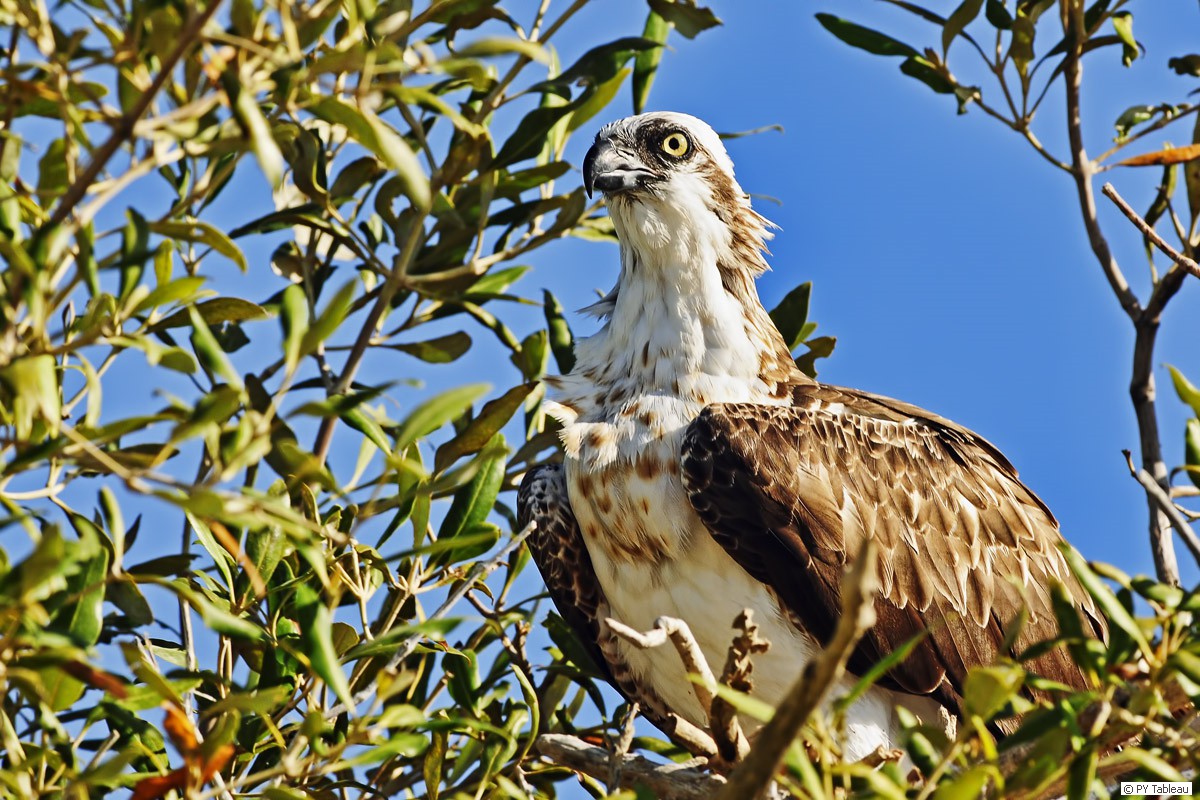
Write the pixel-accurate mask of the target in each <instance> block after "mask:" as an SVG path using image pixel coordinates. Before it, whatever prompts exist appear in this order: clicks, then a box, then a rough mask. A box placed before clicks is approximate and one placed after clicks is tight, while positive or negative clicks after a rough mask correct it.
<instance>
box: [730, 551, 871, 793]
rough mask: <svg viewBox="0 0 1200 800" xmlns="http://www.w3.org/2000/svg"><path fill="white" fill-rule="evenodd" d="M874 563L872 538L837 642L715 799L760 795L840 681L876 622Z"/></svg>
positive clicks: (805, 675)
mask: <svg viewBox="0 0 1200 800" xmlns="http://www.w3.org/2000/svg"><path fill="white" fill-rule="evenodd" d="M875 560H876V546H875V542H874V541H873V540H871V539H868V540H867V541H866V544H865V545H864V546H863V550H862V552H861V553H859V555H858V558H856V559H855V560H854V564H853V565H852V566H851V567H850V570H849V573H848V574H847V575H846V579H845V580H844V581H843V582H842V592H843V594H842V616H841V618H840V619H839V620H838V626H837V630H836V631H834V634H833V639H832V640H831V641H830V642H829V645H828V646H827V647H826V648H825V649H824V650H823V651H822V652H821V654H820V655H819V656H817V657H816V658H815V659H813V660H812V661H810V662H809V663H808V664H807V665H805V667H804V671H803V672H802V673H801V675H800V678H799V679H798V680H797V681H796V682H795V683H794V684H793V685H792V688H791V689H789V690H788V693H787V696H786V697H785V698H784V699H783V702H782V703H780V704H779V707H778V708H777V709H776V710H775V716H774V717H773V718H772V719H771V721H770V722H769V723H767V726H766V727H765V728H763V729H762V731H761V732H760V733H759V734H758V737H757V738H756V739H755V742H754V747H753V749H751V751H750V755H749V756H747V757H746V760H745V761H743V762H742V763H741V765H740V766H739V767H738V768H737V769H736V770H735V771H734V773H733V774H732V775H731V776H730V777H729V783H727V784H726V785H725V787H724V789H722V791H721V792H720V793H719V794H718V795H716V798H717V800H751V798H757V797H759V796H760V795H761V794H762V793H763V791H765V790H766V788H767V787H768V786H769V785H770V784H771V781H772V780H773V779H774V778H775V774H776V773H777V772H778V771H779V766H780V764H781V763H782V761H783V756H784V754H785V753H786V752H787V749H788V748H789V747H790V746H791V744H792V742H793V741H795V739H796V735H797V734H798V733H799V732H800V729H801V728H802V727H803V726H804V723H805V722H806V721H808V718H809V716H810V715H811V714H812V713H813V711H815V710H816V708H817V706H819V705H820V704H821V701H822V700H823V699H824V697H825V695H826V694H828V692H829V690H830V689H831V688H832V687H833V685H834V684H835V683H837V682H838V680H840V679H841V677H842V674H843V673H844V672H845V669H846V662H847V661H849V660H850V653H851V652H852V651H853V650H854V648H855V646H856V645H857V644H858V641H859V640H860V639H861V638H862V636H863V634H864V633H866V632H867V630H868V629H869V628H870V627H871V626H872V625H874V624H875V595H876V593H877V592H878V590H879V574H878V572H877V571H876V568H875Z"/></svg>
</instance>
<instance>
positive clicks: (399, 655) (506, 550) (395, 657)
mask: <svg viewBox="0 0 1200 800" xmlns="http://www.w3.org/2000/svg"><path fill="white" fill-rule="evenodd" d="M535 528H537V523H536V522H534V521H533V520H530V521H529V524H528V525H526V526H525V527H524V528H522V529H521V531H520V532H519V533H517V534H516V535H515V536H513V538H512V539H511V540H509V542H508V544H506V545H504V547H502V548H500V550H499V552H497V553H496V555H494V556H492V557H491V558H489V559H488V560H487V561H481V562H479V563H478V564H476V565H475V566H474V567H472V568H471V571H470V572H469V573H467V576H466V577H465V578H463V580H462V582H461V583H459V584H458V586H457V587H455V589H454V591H452V592H451V593H450V595H449V596H448V597H447V598H446V600H445V602H444V603H442V604H441V605H440V606H438V608H437V610H436V611H434V612H433V613H432V614H430V615H429V616H428V617H426V618H425V619H426V621H427V622H428V621H429V620H432V619H441V618H442V617H444V616H446V614H448V613H449V612H450V610H451V609H452V608H454V606H456V605H458V603H459V602H460V601H461V600H462V599H463V597H465V596H466V595H467V592H469V591H471V589H473V588H474V587H475V584H476V583H478V582H479V581H480V580H482V579H483V578H485V577H487V576H488V575H489V574H491V572H492V571H493V570H495V569H496V567H498V566H500V564H501V563H502V562H503V561H504V559H506V558H508V556H509V554H510V553H512V552H513V551H514V550H516V549H517V548H518V547H520V546H521V544H522V543H523V542H524V541H525V540H526V539H527V538H529V535H530V534H531V533H533V531H534V529H535ZM424 638H425V635H424V634H420V633H414V634H413V635H412V636H410V637H408V638H407V639H405V640H404V641H403V642H401V643H400V644H399V645H398V646H397V647H396V652H395V653H393V654H392V657H391V659H389V660H388V663H387V666H386V667H384V669H385V671H388V672H390V671H392V670H394V669H396V667H397V666H398V665H399V664H400V662H401V661H403V660H404V659H406V658H408V657H409V656H410V655H412V652H413V651H414V650H416V649H417V645H419V644H420V643H421V640H422V639H424ZM375 691H376V687H375V686H368V687H367V688H366V689H363V690H362V691H360V692H358V693H357V694H355V695H354V697H353V698H352V699H353V701H354V703H353V705H352V706H351V708H356V707H358V706H359V705H361V704H362V703H363V702H365V701H366V700H368V699H370V697H371V695H373V694H375ZM347 710H349V709H348V708H347V706H346V704H345V703H338V704H337V705H335V706H334V707H333V708H331V709H329V710H328V711H327V712H325V717H326V719H333V718H334V717H337V716H339V715H341V714H344V713H346V711H347Z"/></svg>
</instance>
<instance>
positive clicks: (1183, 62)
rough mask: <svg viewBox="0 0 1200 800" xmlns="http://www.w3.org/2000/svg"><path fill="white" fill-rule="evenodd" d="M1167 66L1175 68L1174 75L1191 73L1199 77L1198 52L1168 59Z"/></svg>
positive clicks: (1199, 55) (1199, 61)
mask: <svg viewBox="0 0 1200 800" xmlns="http://www.w3.org/2000/svg"><path fill="white" fill-rule="evenodd" d="M1167 66H1168V67H1170V68H1171V69H1173V70H1175V74H1176V75H1193V76H1195V77H1197V78H1200V53H1191V54H1189V55H1186V56H1180V57H1178V58H1172V59H1169V60H1168V61H1167Z"/></svg>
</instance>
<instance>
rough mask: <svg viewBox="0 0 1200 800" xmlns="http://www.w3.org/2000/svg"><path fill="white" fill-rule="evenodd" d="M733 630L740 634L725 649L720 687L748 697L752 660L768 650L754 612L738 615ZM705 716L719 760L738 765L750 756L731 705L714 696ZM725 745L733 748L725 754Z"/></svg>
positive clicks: (735, 711) (722, 698)
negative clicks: (715, 744) (726, 649)
mask: <svg viewBox="0 0 1200 800" xmlns="http://www.w3.org/2000/svg"><path fill="white" fill-rule="evenodd" d="M733 627H734V628H735V629H736V630H738V631H740V633H738V634H737V635H735V636H734V637H733V642H731V643H730V645H729V652H728V653H727V654H726V656H725V668H724V669H722V670H721V684H722V685H724V686H728V687H729V688H731V689H733V690H735V691H738V692H742V693H744V694H749V693H750V692H751V691H752V690H753V688H754V684H753V682H752V681H751V675H752V673H753V672H754V661H753V657H754V655H755V654H757V653H765V652H767V650H769V649H771V643H770V642H768V641H767V640H766V639H764V638H762V637H761V636H759V635H758V626H757V625H755V624H754V612H753V611H752V610H751V609H749V608H746V609H743V610H742V613H740V614H738V616H737V619H735V620H734V621H733ZM708 716H709V724H710V725H711V727H712V729H713V737H714V738H715V739H716V740H717V747H718V748H719V752H720V754H721V757H722V758H724V759H725V760H726V761H729V762H731V763H738V762H740V761H741V760H742V759H744V758H745V757H746V755H747V753H749V752H750V743H749V742H747V741H746V737H745V735H743V733H742V729H741V724H740V723H739V722H738V717H737V709H736V708H735V707H734V705H733V704H732V703H730V702H729V701H728V700H727V699H725V698H724V697H722V696H720V695H718V696H717V697H715V698H713V703H712V710H711V711H709V714H708ZM725 743H729V744H731V745H732V746H733V747H732V748H731V749H730V750H729V751H726V750H725V749H722V748H723V747H724V744H725Z"/></svg>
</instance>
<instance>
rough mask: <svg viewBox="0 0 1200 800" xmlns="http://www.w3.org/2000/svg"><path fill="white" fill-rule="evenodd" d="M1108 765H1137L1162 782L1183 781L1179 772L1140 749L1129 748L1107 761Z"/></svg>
mask: <svg viewBox="0 0 1200 800" xmlns="http://www.w3.org/2000/svg"><path fill="white" fill-rule="evenodd" d="M1107 762H1108V764H1120V763H1130V764H1137V765H1138V766H1139V767H1141V768H1142V769H1144V770H1146V771H1147V772H1149V773H1150V774H1151V775H1154V776H1155V777H1156V778H1158V779H1160V780H1164V781H1184V777H1183V775H1182V774H1180V772H1179V770H1177V769H1175V767H1172V766H1171V765H1170V764H1168V763H1167V762H1166V761H1164V760H1162V759H1161V758H1159V757H1158V756H1156V755H1154V754H1152V753H1148V752H1146V751H1145V750H1143V749H1141V748H1140V747H1129V748H1126V749H1125V750H1122V751H1121V752H1120V753H1117V754H1116V755H1114V756H1112V757H1111V758H1109V759H1107Z"/></svg>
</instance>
